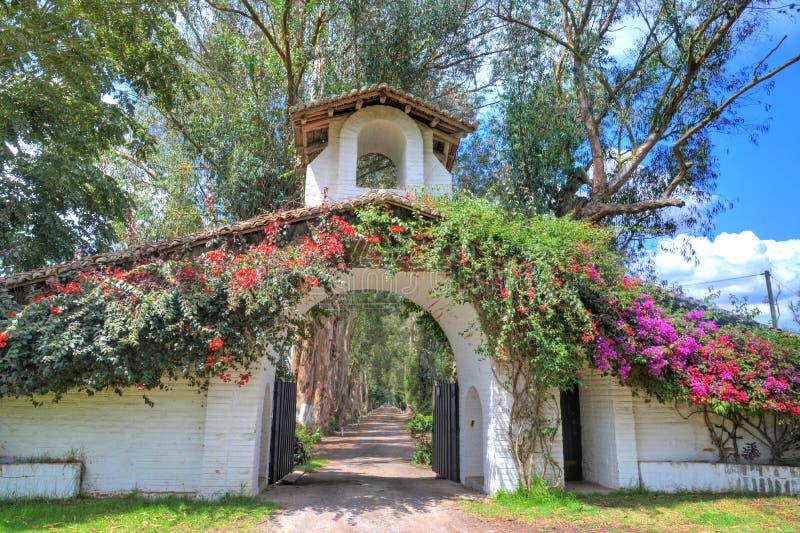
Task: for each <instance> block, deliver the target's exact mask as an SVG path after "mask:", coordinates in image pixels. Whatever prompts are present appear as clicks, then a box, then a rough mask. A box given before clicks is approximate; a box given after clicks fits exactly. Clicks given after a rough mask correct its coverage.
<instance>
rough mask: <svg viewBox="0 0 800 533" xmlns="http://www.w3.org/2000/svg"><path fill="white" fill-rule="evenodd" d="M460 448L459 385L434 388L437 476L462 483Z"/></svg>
mask: <svg viewBox="0 0 800 533" xmlns="http://www.w3.org/2000/svg"><path fill="white" fill-rule="evenodd" d="M458 460H459V448H458V383H442V382H437V383H436V384H435V385H434V386H433V461H432V462H433V471H434V472H436V476H437V477H440V478H444V479H449V480H451V481H461V479H460V475H459V463H458Z"/></svg>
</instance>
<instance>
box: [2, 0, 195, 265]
mask: <svg viewBox="0 0 800 533" xmlns="http://www.w3.org/2000/svg"><path fill="white" fill-rule="evenodd" d="M178 5H180V1H173V0H154V1H148V2H139V1H131V0H110V1H107V2H106V1H104V2H100V1H97V0H76V1H72V2H55V3H48V2H37V1H35V0H22V1H17V2H4V3H3V4H2V6H0V14H2V17H0V18H2V21H3V22H2V31H0V49H2V50H3V53H2V55H0V80H2V82H1V83H0V124H2V128H0V169H2V170H0V272H3V271H6V272H9V271H12V270H24V269H26V268H32V267H37V266H41V265H42V264H43V263H45V262H52V261H64V260H66V259H69V258H71V257H72V256H73V254H74V253H75V251H76V250H77V249H82V250H83V251H84V252H94V251H98V250H104V249H107V248H108V247H109V246H110V245H111V244H112V243H113V241H114V237H115V235H114V228H113V222H114V221H121V220H122V219H123V217H124V216H125V214H126V210H127V206H128V199H127V195H126V194H125V191H123V190H121V189H120V188H119V186H118V185H117V184H116V182H115V181H114V180H113V179H111V178H110V177H109V176H108V174H107V172H106V169H105V168H104V167H103V165H101V164H100V158H101V155H103V154H104V153H106V152H107V151H108V150H109V149H111V148H113V147H116V146H120V145H125V144H130V145H131V146H138V147H139V148H142V146H141V144H140V141H141V140H142V139H141V138H139V137H137V133H138V131H137V127H136V121H135V119H134V116H133V108H134V104H135V101H136V98H137V97H140V98H151V99H152V100H153V101H155V102H158V103H159V105H160V106H162V107H163V108H164V109H168V108H170V107H171V106H172V105H173V104H174V101H175V99H176V98H177V97H178V95H179V94H182V93H188V91H189V88H188V86H187V84H186V78H185V76H184V69H183V66H182V62H181V59H180V56H181V55H182V54H183V52H184V45H183V41H182V39H181V38H180V37H179V35H178V33H177V30H176V29H175V26H174V20H175V9H176V7H177V6H178ZM108 98H111V100H108Z"/></svg>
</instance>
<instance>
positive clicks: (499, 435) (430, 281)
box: [296, 268, 517, 493]
mask: <svg viewBox="0 0 800 533" xmlns="http://www.w3.org/2000/svg"><path fill="white" fill-rule="evenodd" d="M442 281H443V279H442V277H441V276H437V275H435V274H431V273H429V272H410V273H409V272H398V273H396V274H394V275H388V274H387V273H386V272H385V271H383V270H380V269H370V268H356V269H353V270H352V271H351V272H350V273H349V274H348V275H345V276H342V277H341V278H340V279H339V283H338V284H337V286H336V288H335V290H334V293H333V294H331V295H329V294H327V293H326V292H325V291H324V290H322V289H314V290H313V291H312V292H310V293H309V294H308V295H307V296H306V297H305V298H304V299H303V301H302V302H301V303H300V304H299V305H298V306H297V308H296V311H297V312H298V313H300V314H304V313H306V312H307V311H309V310H310V309H311V308H312V307H314V306H316V305H318V304H319V303H321V302H323V301H324V300H326V299H328V298H330V297H331V296H333V295H335V294H343V293H346V292H350V291H358V290H373V291H386V292H391V293H393V294H396V295H398V296H401V297H403V298H407V299H409V300H410V301H412V302H414V303H415V304H417V305H418V306H420V307H421V308H422V309H424V310H425V311H427V312H428V313H430V314H431V316H432V317H433V318H434V319H435V320H436V322H437V323H438V324H439V327H441V328H442V331H443V332H444V334H445V336H446V337H447V340H448V342H449V343H450V347H451V348H452V350H453V355H454V356H455V360H456V373H457V376H458V382H459V390H460V392H459V406H460V409H459V426H460V427H461V428H462V429H461V431H460V437H459V448H460V454H461V455H460V459H461V464H462V468H461V482H462V483H464V482H465V475H470V476H473V477H479V476H482V477H483V483H482V485H481V486H479V487H476V488H478V489H480V490H483V491H485V492H489V493H494V492H496V491H498V490H500V489H513V488H515V487H516V486H517V471H516V467H515V464H514V460H513V457H512V456H511V453H510V450H509V448H508V444H507V442H508V441H507V431H506V428H507V425H506V424H507V421H506V417H507V415H506V413H507V412H508V407H507V406H508V405H509V396H508V392H507V391H506V390H505V389H503V387H502V386H501V385H500V384H499V383H497V381H496V380H495V379H494V374H493V372H492V367H491V362H490V361H489V360H488V359H487V358H486V357H483V356H482V355H480V353H479V347H480V343H481V333H480V327H479V321H478V315H477V313H476V311H475V309H474V308H473V307H472V306H471V305H468V304H464V303H457V302H455V301H454V300H452V299H451V298H447V297H442V296H434V295H433V292H434V291H433V290H434V289H435V287H436V286H437V285H439V284H440V283H441V282H442ZM470 391H474V395H475V396H477V397H479V398H484V399H485V403H482V402H481V401H480V400H478V405H477V407H476V406H475V404H474V402H473V403H470V400H469V399H468V397H467V396H468V394H469V392H470ZM475 409H478V410H479V413H476V412H475ZM478 414H479V419H480V425H481V429H480V434H481V436H482V439H483V440H484V441H485V443H484V442H482V443H481V449H480V450H479V451H475V446H474V443H472V442H468V439H469V438H470V437H472V436H473V435H472V433H471V432H469V431H465V430H466V429H469V426H470V422H471V421H472V420H476V418H475V417H476V416H477V415H478ZM470 417H472V418H470ZM484 421H486V422H484ZM476 423H477V422H476ZM475 454H477V455H478V457H476V456H475ZM465 464H468V465H476V464H477V465H480V466H477V467H476V466H470V468H469V469H465V468H463V466H464V465H465ZM473 470H478V471H475V472H473Z"/></svg>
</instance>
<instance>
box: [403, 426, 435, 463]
mask: <svg viewBox="0 0 800 533" xmlns="http://www.w3.org/2000/svg"><path fill="white" fill-rule="evenodd" d="M407 429H408V434H409V435H410V436H411V438H412V439H414V446H415V449H414V457H413V461H414V462H415V463H417V464H421V465H429V464H431V457H432V456H433V443H432V442H431V432H432V431H433V417H432V416H429V415H422V414H417V415H415V416H414V418H412V419H411V420H409V422H408V428H407Z"/></svg>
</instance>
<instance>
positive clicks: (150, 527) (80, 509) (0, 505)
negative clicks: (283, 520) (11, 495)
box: [0, 496, 278, 533]
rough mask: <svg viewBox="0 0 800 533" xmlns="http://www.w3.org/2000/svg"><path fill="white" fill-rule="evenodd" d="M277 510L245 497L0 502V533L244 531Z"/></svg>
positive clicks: (270, 504)
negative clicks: (207, 499) (30, 532)
mask: <svg viewBox="0 0 800 533" xmlns="http://www.w3.org/2000/svg"><path fill="white" fill-rule="evenodd" d="M277 508H278V506H277V505H276V504H274V503H270V502H260V501H257V500H256V499H254V498H247V497H227V498H223V499H221V500H218V501H203V500H191V499H187V498H177V497H168V498H158V499H155V498H144V497H141V496H124V497H116V498H97V499H83V498H81V499H74V500H66V501H53V500H11V501H2V500H0V531H3V532H16V531H42V530H43V531H70V532H74V531H78V532H87V533H88V532H93V531H114V532H115V533H119V532H133V531H170V532H175V531H177V532H193V531H207V530H214V531H250V530H252V529H253V528H254V527H255V526H256V524H259V523H261V522H264V521H265V520H266V519H267V517H268V516H269V515H270V514H271V513H273V512H274V511H275V510H276V509H277Z"/></svg>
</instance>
